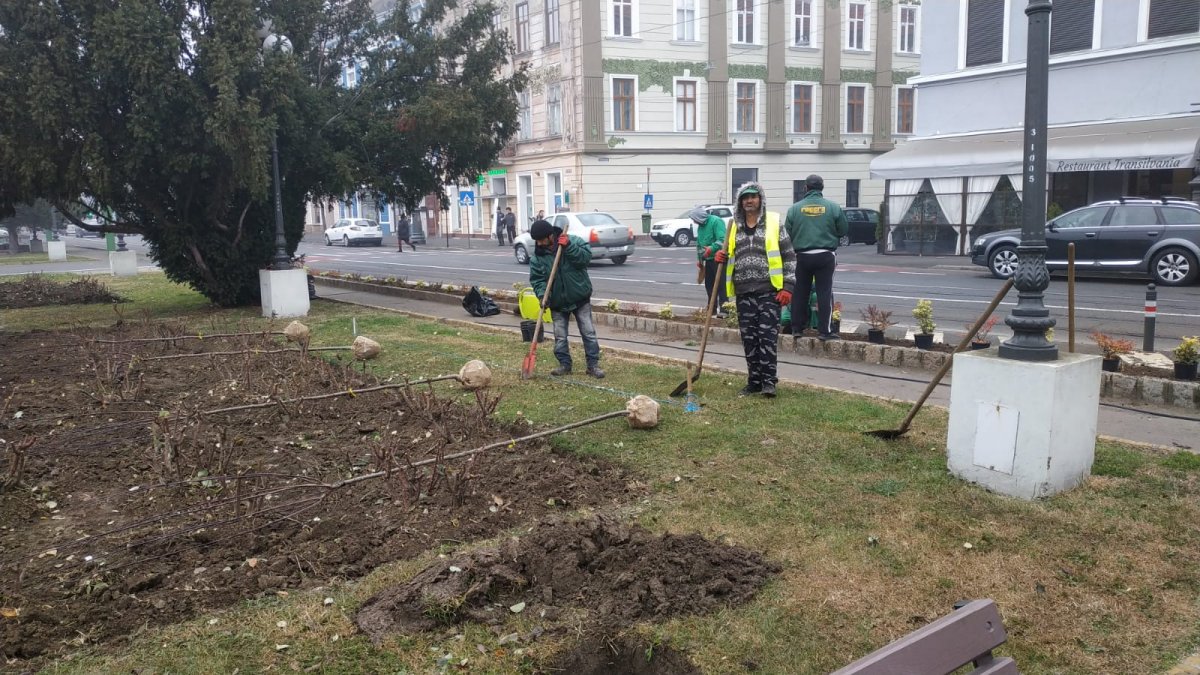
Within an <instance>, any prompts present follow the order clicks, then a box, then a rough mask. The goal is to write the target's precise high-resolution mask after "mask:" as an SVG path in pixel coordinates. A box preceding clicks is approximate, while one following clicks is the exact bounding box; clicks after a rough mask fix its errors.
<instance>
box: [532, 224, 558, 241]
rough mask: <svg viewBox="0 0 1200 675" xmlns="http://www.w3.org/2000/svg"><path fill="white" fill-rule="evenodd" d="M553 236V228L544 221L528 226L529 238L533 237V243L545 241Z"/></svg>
mask: <svg viewBox="0 0 1200 675" xmlns="http://www.w3.org/2000/svg"><path fill="white" fill-rule="evenodd" d="M553 235H554V226H553V225H551V224H550V223H549V222H547V221H545V220H535V221H533V224H532V225H530V226H529V236H531V237H533V240H534V241H538V240H540V239H545V238H546V237H550V236H553Z"/></svg>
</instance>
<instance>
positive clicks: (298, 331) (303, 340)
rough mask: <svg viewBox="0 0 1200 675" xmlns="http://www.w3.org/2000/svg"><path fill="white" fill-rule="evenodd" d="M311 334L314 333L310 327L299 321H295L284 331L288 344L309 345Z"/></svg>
mask: <svg viewBox="0 0 1200 675" xmlns="http://www.w3.org/2000/svg"><path fill="white" fill-rule="evenodd" d="M311 334H312V331H310V330H309V329H308V326H305V325H304V324H302V323H300V322H299V321H293V322H291V323H289V324H288V325H287V328H284V329H283V335H284V337H286V338H287V341H288V342H299V343H300V344H308V336H309V335H311Z"/></svg>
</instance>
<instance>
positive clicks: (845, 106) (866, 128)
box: [840, 82, 871, 136]
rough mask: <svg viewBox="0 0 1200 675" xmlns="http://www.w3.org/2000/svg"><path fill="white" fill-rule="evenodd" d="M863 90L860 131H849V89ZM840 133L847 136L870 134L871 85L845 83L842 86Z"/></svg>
mask: <svg viewBox="0 0 1200 675" xmlns="http://www.w3.org/2000/svg"><path fill="white" fill-rule="evenodd" d="M851 87H862V89H863V124H862V131H850V108H849V106H850V88H851ZM840 117H841V118H842V133H843V134H845V135H847V136H849V135H854V136H860V135H867V134H870V133H871V85H869V84H864V83H862V82H847V83H845V84H843V85H842V111H841V114H840Z"/></svg>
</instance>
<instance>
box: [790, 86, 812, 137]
mask: <svg viewBox="0 0 1200 675" xmlns="http://www.w3.org/2000/svg"><path fill="white" fill-rule="evenodd" d="M812 131H813V85H811V84H796V85H792V132H793V133H797V134H811V133H812Z"/></svg>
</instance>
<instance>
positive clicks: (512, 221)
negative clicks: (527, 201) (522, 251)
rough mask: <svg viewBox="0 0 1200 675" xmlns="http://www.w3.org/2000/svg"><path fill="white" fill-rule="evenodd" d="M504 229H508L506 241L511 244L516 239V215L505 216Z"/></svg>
mask: <svg viewBox="0 0 1200 675" xmlns="http://www.w3.org/2000/svg"><path fill="white" fill-rule="evenodd" d="M504 229H505V230H507V231H508V243H509V245H510V246H511V245H512V244H513V243H515V242H516V241H517V217H516V216H513V217H512V218H505V219H504Z"/></svg>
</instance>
